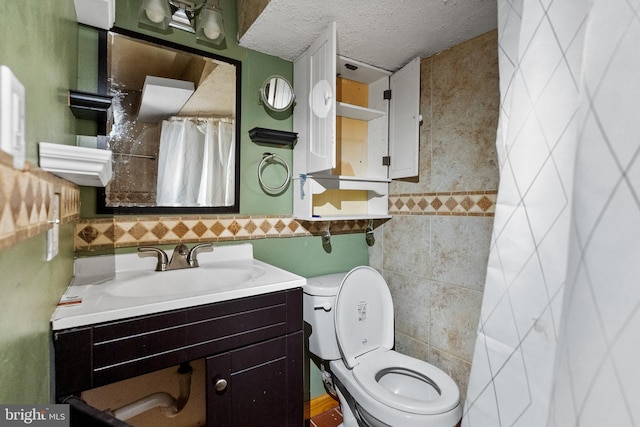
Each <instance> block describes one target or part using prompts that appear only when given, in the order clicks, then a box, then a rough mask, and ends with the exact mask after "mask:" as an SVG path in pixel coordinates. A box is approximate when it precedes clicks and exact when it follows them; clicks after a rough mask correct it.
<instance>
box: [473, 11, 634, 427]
mask: <svg viewBox="0 0 640 427" xmlns="http://www.w3.org/2000/svg"><path fill="white" fill-rule="evenodd" d="M498 22H499V28H498V31H499V49H500V53H499V54H500V91H501V112H500V123H499V129H498V137H497V148H498V155H499V160H500V188H499V190H498V199H497V204H496V213H495V224H494V230H493V238H492V247H491V254H490V258H489V264H488V270H487V279H486V284H485V294H484V299H483V306H482V313H481V318H480V324H479V326H478V336H477V340H476V348H475V352H474V359H473V365H472V370H471V378H470V382H469V389H468V393H467V400H466V402H465V414H464V418H463V423H462V425H463V426H473V427H491V426H533V427H537V426H543V425H548V426H558V427H560V426H562V427H564V426H614V425H615V426H635V425H640V405H638V402H640V385H639V384H640V365H638V364H637V363H635V360H636V359H637V358H638V356H637V355H638V354H640V283H639V281H638V277H640V161H638V156H639V155H640V138H639V137H638V136H637V134H638V126H639V124H640V108H638V100H639V99H640V81H639V78H640V49H638V47H637V44H638V41H639V40H640V0H498Z"/></svg>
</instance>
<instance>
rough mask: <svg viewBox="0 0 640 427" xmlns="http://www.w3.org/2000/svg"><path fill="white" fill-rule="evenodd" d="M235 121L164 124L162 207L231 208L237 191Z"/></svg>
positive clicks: (187, 120) (159, 191) (160, 176)
mask: <svg viewBox="0 0 640 427" xmlns="http://www.w3.org/2000/svg"><path fill="white" fill-rule="evenodd" d="M234 141H235V126H234V122H233V120H232V119H217V118H216V119H214V118H207V119H202V118H198V119H196V118H190V117H175V118H172V119H170V120H165V121H163V122H162V130H161V133H160V150H159V153H158V183H157V196H156V204H157V205H158V206H231V205H233V203H234V197H235V194H234V188H235V178H234V177H235V167H234V165H235V160H234V159H235V152H234V150H235V144H234Z"/></svg>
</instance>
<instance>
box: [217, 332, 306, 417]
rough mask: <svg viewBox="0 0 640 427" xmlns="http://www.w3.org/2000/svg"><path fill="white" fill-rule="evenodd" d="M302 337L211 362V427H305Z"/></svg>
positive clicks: (250, 348)
mask: <svg viewBox="0 0 640 427" xmlns="http://www.w3.org/2000/svg"><path fill="white" fill-rule="evenodd" d="M302 351H303V342H302V331H300V332H298V333H295V334H291V335H288V336H286V337H280V338H276V339H273V340H269V341H265V342H262V343H259V344H254V345H251V346H247V347H244V348H240V349H238V350H234V351H231V352H228V353H224V354H220V355H216V356H212V357H210V358H207V378H208V380H207V426H209V427H213V426H261V427H270V426H272V427H285V426H296V427H297V426H302V425H303V423H304V414H303V377H302V370H303V366H302Z"/></svg>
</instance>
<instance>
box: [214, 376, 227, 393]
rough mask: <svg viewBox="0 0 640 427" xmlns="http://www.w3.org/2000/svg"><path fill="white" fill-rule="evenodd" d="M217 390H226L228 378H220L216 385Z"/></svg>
mask: <svg viewBox="0 0 640 427" xmlns="http://www.w3.org/2000/svg"><path fill="white" fill-rule="evenodd" d="M214 387H215V388H216V391H224V390H225V389H226V388H227V380H225V379H224V378H218V379H217V380H216V383H215V385H214Z"/></svg>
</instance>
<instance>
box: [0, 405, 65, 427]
mask: <svg viewBox="0 0 640 427" xmlns="http://www.w3.org/2000/svg"><path fill="white" fill-rule="evenodd" d="M27 425H29V426H39V427H45V426H46V427H49V426H51V427H69V425H70V424H69V405H0V427H5V426H27Z"/></svg>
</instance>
